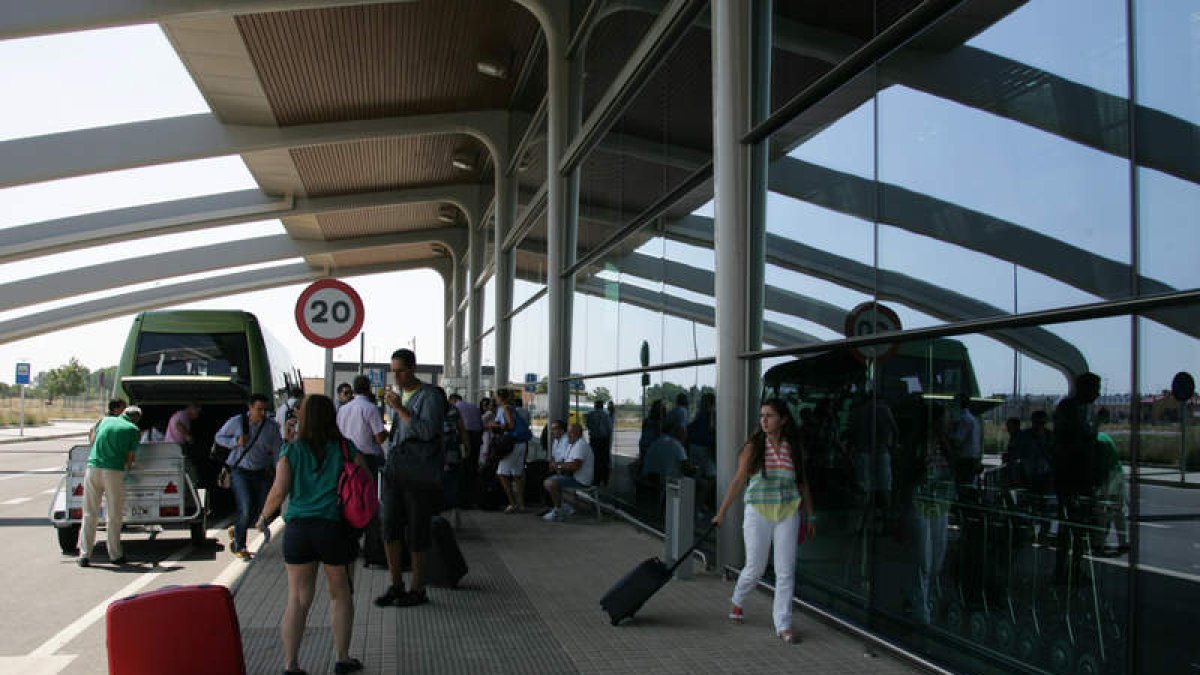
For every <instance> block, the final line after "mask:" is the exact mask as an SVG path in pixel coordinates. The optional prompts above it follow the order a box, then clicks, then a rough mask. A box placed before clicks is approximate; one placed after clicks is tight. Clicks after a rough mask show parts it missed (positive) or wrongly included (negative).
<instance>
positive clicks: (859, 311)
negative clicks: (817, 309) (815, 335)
mask: <svg viewBox="0 0 1200 675" xmlns="http://www.w3.org/2000/svg"><path fill="white" fill-rule="evenodd" d="M898 330H900V317H899V316H897V315H896V313H895V312H893V311H892V309H891V308H890V307H888V306H887V305H881V304H879V303H878V302H874V301H869V302H864V303H862V304H860V305H859V306H857V307H855V308H854V309H852V310H850V313H849V314H847V315H846V337H850V338H852V337H860V336H863V335H875V334H877V333H891V332H894V331H898ZM899 348H900V345H898V344H896V343H895V342H882V343H879V344H873V345H862V346H858V347H854V348H852V349H851V350H850V352H851V353H852V354H854V358H856V359H858V360H860V361H867V360H870V359H876V360H883V359H887V358H888V357H890V356H891V355H892V354H895V353H896V350H897V349H899Z"/></svg>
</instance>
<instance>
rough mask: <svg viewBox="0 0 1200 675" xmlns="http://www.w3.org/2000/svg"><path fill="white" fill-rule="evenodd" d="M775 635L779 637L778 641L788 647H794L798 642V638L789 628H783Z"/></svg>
mask: <svg viewBox="0 0 1200 675" xmlns="http://www.w3.org/2000/svg"><path fill="white" fill-rule="evenodd" d="M775 634H776V635H778V636H779V639H780V640H783V641H784V642H785V643H787V644H789V645H794V644H796V643H798V642H800V636H799V635H796V634H795V633H793V632H792V629H791V628H785V629H783V630H781V631H777V632H776V633H775Z"/></svg>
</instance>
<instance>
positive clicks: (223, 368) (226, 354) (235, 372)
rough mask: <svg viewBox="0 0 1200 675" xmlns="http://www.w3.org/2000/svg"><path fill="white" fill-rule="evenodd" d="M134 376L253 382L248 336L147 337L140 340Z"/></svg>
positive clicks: (173, 335)
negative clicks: (226, 378)
mask: <svg viewBox="0 0 1200 675" xmlns="http://www.w3.org/2000/svg"><path fill="white" fill-rule="evenodd" d="M133 374H134V375H218V376H219V375H231V376H233V379H234V381H235V382H241V383H246V384H248V383H249V382H250V350H249V348H248V346H247V344H246V334H245V333H147V332H143V333H141V334H140V335H139V337H138V350H137V358H136V360H135V362H134V368H133Z"/></svg>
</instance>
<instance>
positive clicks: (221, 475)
mask: <svg viewBox="0 0 1200 675" xmlns="http://www.w3.org/2000/svg"><path fill="white" fill-rule="evenodd" d="M249 426H250V420H249V418H247V417H246V416H245V415H242V427H243V428H244V429H246V430H247V431H249V429H248V427H249ZM265 426H267V421H266V420H263V421H262V424H260V425H258V431H256V432H255V433H254V438H253V439H252V440H251V441H250V444H249V445H247V446H246V449H245V450H244V451H243V452H242V456H241V457H238V461H236V462H234V463H233V469H236V468H238V467H239V466H241V465H242V462H243V461H245V459H246V455H248V454H250V448H252V447H254V444H255V443H256V442H257V441H258V436H259V434H261V433H262V430H263V427H265ZM217 448H222V449H224V450H225V451H226V452H225V459H229V453H231V452H233V448H227V447H225V446H224V445H218V444H217V443H215V442H214V443H213V450H216V449H217ZM233 469H231V468H230V467H228V466H226V465H225V460H221V470H220V471H219V472H218V473H217V487H219V488H223V489H225V490H228V489H229V488H231V487H233Z"/></svg>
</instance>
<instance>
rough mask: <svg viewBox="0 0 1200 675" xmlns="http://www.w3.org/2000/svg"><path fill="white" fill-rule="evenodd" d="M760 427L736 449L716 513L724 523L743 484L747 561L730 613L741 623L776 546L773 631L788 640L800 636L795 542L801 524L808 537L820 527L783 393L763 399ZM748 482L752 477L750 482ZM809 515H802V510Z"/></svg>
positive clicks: (716, 518)
mask: <svg viewBox="0 0 1200 675" xmlns="http://www.w3.org/2000/svg"><path fill="white" fill-rule="evenodd" d="M758 423H759V430H758V431H757V432H755V433H754V435H753V436H751V437H750V439H749V440H747V441H746V444H745V445H743V446H742V451H741V453H740V454H739V455H738V468H737V473H736V474H734V476H733V480H732V481H731V482H730V483H729V489H728V490H727V491H726V492H725V499H724V500H723V501H722V502H721V508H720V509H719V510H718V511H717V515H716V516H714V517H713V519H712V522H713V524H714V525H720V524H721V521H723V520H724V519H725V512H726V511H727V510H729V507H730V506H731V505H732V504H733V500H734V498H735V497H736V496H737V494H738V492H740V491H741V489H742V487H743V486H745V487H746V494H745V498H744V501H745V504H746V509H745V512H744V514H743V516H742V536H743V539H744V540H745V544H746V565H745V567H743V568H742V573H741V575H740V576H738V580H737V586H735V587H734V590H733V607H732V609H730V610H729V619H730V620H731V621H734V622H735V623H741V622H742V620H743V618H744V616H743V612H742V603H743V602H744V601H745V599H746V596H747V595H749V594H750V591H751V590H753V589H754V585H755V584H756V583H758V579H759V577H761V576H762V573H763V570H764V569H766V566H767V553H768V552H769V551H770V550H771V545H772V542H773V543H774V547H775V603H774V611H773V614H774V620H775V634H776V635H778V636H779V638H780V639H781V640H783V641H784V642H787V643H789V644H790V643H793V642H797V641H798V638H797V636H796V633H795V632H794V631H793V630H792V594H793V592H794V589H795V573H796V544H797V541H798V537H799V536H800V528H801V527H804V528H805V532H804V536H805V538H811V537H812V536H813V535H814V534H815V533H816V519H815V518H814V517H813V505H812V498H811V497H810V495H809V490H808V482H807V480H806V479H805V476H804V452H803V448H802V447H801V442H800V429H799V428H798V427H797V425H796V421H795V420H794V419H793V418H792V413H791V411H790V410H789V409H788V407H787V404H786V403H784V402H783V401H782V400H781V399H778V398H772V399H769V400H767V401H765V402H764V403H763V404H762V407H761V408H760V409H759V416H758ZM747 483H749V484H748V485H747ZM802 511H803V512H804V513H805V514H806V517H804V518H801V515H800V514H801V512H802Z"/></svg>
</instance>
